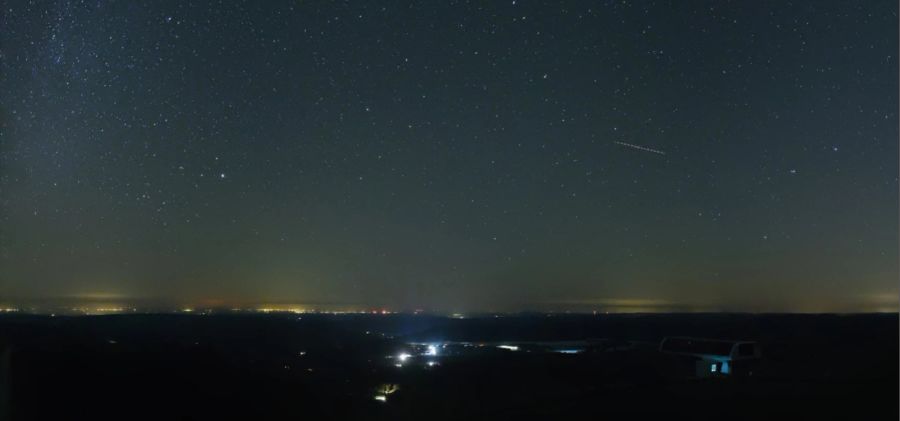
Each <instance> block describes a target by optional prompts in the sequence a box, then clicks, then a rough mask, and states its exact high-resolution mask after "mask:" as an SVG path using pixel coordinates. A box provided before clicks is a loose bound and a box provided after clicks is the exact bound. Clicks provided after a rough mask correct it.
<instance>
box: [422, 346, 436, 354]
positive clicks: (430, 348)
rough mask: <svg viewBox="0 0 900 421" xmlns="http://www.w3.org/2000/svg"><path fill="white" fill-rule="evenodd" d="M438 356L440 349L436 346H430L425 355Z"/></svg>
mask: <svg viewBox="0 0 900 421" xmlns="http://www.w3.org/2000/svg"><path fill="white" fill-rule="evenodd" d="M437 354H438V349H437V346H436V345H428V350H427V351H426V352H425V355H430V356H435V355H437Z"/></svg>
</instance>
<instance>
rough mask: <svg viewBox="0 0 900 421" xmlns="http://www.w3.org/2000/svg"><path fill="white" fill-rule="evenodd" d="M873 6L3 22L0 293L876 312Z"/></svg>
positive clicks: (353, 11)
mask: <svg viewBox="0 0 900 421" xmlns="http://www.w3.org/2000/svg"><path fill="white" fill-rule="evenodd" d="M897 8H898V5H897V2H896V1H893V0H883V1H881V0H879V1H868V0H867V1H819V0H809V1H795V2H791V3H788V2H783V1H777V2H771V3H766V2H759V1H741V2H725V1H710V2H701V1H691V2H685V1H671V2H659V1H657V2H650V1H647V2H641V1H636V2H631V1H603V2H580V1H571V2H538V1H528V0H516V1H512V0H507V1H503V2H483V1H468V2H460V1H447V2H443V1H441V2H421V3H412V4H409V3H401V2H393V1H390V2H389V1H384V2H380V1H379V2H375V1H363V0H359V1H340V2H324V1H322V2H317V1H310V2H306V1H290V2H287V1H243V2H241V1H234V2H232V1H219V2H204V1H193V2H189V1H182V0H179V1H106V0H98V1H81V2H79V1H72V2H68V1H57V2H52V1H36V2H26V1H20V0H11V1H7V2H3V4H2V10H0V125H2V126H0V130H2V131H0V255H2V257H0V297H6V298H7V299H9V300H14V299H32V298H48V297H117V298H121V299H145V298H152V299H155V300H164V301H170V302H177V303H187V304H204V303H211V304H218V305H231V304H235V305H237V304H248V305H255V304H261V303H271V302H279V303H306V304H311V305H322V306H325V305H331V306H357V307H367V308H368V307H378V308H380V307H382V306H384V307H387V308H391V309H397V310H402V309H416V308H422V309H428V310H436V311H478V310H488V311H489V310H497V311H501V310H527V309H535V310H537V309H571V310H601V311H603V310H609V311H628V310H639V311H666V310H673V309H674V310H704V311H705V310H711V311H718V310H722V311H871V310H890V311H896V309H897V299H896V297H897V294H898V284H897V280H898V177H897V176H898V66H897V51H898V41H897V40H898V36H897V35H898V23H897V22H898V16H897Z"/></svg>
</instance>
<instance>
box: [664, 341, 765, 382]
mask: <svg viewBox="0 0 900 421" xmlns="http://www.w3.org/2000/svg"><path fill="white" fill-rule="evenodd" d="M659 350H660V352H663V353H666V354H672V355H679V356H684V357H689V358H691V359H693V360H694V376H696V377H701V378H705V377H722V376H750V375H752V374H753V371H752V368H753V365H754V363H755V362H756V361H757V360H759V358H760V356H761V352H760V348H759V345H758V344H757V343H756V342H751V341H727V340H719V339H704V338H685V337H669V338H665V339H663V341H662V343H660V345H659Z"/></svg>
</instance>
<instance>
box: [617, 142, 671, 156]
mask: <svg viewBox="0 0 900 421" xmlns="http://www.w3.org/2000/svg"><path fill="white" fill-rule="evenodd" d="M613 143H615V144H617V145H622V146H627V147H629V148H632V149H637V150H639V151H645V152H653V153H658V154H660V155H665V154H666V153H665V152H663V151H661V150H658V149H652V148H648V147H646V146H638V145H632V144H630V143H625V142H613Z"/></svg>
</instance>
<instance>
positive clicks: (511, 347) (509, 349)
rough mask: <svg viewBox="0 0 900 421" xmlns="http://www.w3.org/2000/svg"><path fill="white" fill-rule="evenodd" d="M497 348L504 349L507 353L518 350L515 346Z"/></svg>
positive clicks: (499, 346) (498, 346)
mask: <svg viewBox="0 0 900 421" xmlns="http://www.w3.org/2000/svg"><path fill="white" fill-rule="evenodd" d="M497 348H500V349H505V350H508V351H518V350H519V347H517V346H515V345H497Z"/></svg>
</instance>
